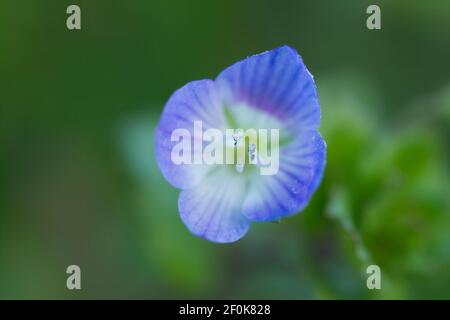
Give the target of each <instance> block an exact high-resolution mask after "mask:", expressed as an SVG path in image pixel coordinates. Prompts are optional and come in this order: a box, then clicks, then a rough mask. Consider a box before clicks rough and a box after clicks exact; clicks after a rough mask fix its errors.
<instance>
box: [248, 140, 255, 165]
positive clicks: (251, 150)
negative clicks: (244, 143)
mask: <svg viewBox="0 0 450 320" xmlns="http://www.w3.org/2000/svg"><path fill="white" fill-rule="evenodd" d="M248 154H249V155H250V161H254V160H255V156H256V145H255V144H254V143H252V144H251V145H250V146H249V147H248Z"/></svg>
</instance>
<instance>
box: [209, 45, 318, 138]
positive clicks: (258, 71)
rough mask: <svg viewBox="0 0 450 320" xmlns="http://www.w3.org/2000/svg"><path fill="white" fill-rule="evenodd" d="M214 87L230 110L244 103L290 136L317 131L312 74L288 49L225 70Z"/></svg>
mask: <svg viewBox="0 0 450 320" xmlns="http://www.w3.org/2000/svg"><path fill="white" fill-rule="evenodd" d="M217 83H218V85H219V87H220V88H221V90H222V91H223V92H226V94H225V95H226V98H225V99H226V100H227V104H228V105H230V106H233V105H236V104H239V103H246V104H248V105H250V106H252V107H254V108H258V109H261V110H263V111H265V112H267V113H269V114H271V115H273V116H275V117H277V118H278V119H280V120H282V121H283V123H284V124H285V127H286V128H287V129H288V130H290V131H291V132H295V133H296V132H299V131H306V130H311V129H317V128H318V127H319V122H320V107H319V101H318V97H317V89H316V85H315V83H314V80H313V77H312V75H311V73H310V72H309V71H308V70H307V69H306V67H305V65H304V63H303V61H302V59H301V57H300V56H299V54H298V53H297V52H296V51H295V50H294V49H292V48H290V47H288V46H283V47H280V48H277V49H275V50H272V51H268V52H265V53H262V54H259V55H255V56H252V57H249V58H247V59H245V60H242V61H240V62H237V63H235V64H234V65H232V66H230V67H228V68H227V69H225V70H224V71H223V72H222V73H221V74H220V75H219V76H218V77H217Z"/></svg>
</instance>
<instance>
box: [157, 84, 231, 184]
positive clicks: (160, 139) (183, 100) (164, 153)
mask: <svg viewBox="0 0 450 320" xmlns="http://www.w3.org/2000/svg"><path fill="white" fill-rule="evenodd" d="M194 121H202V125H203V130H206V129H208V128H222V127H224V123H225V119H224V116H223V111H222V104H221V100H220V98H219V96H218V93H217V90H216V86H215V84H214V82H213V81H212V80H200V81H193V82H190V83H188V84H186V85H185V86H184V87H182V88H180V89H178V90H177V91H175V93H174V94H173V95H172V96H171V97H170V99H169V101H168V102H167V104H166V106H165V107H164V111H163V113H162V115H161V119H160V121H159V124H158V126H157V128H156V133H155V144H156V157H157V162H158V166H159V168H160V169H161V172H162V173H163V175H164V177H165V178H166V180H167V181H169V183H171V184H172V185H173V186H174V187H177V188H181V189H184V188H188V187H192V186H195V185H196V184H198V182H199V181H200V180H201V179H202V177H203V176H204V175H205V174H207V172H208V171H209V170H210V169H211V166H206V165H200V164H178V165H176V164H174V163H173V161H172V159H171V153H172V149H173V147H174V146H175V145H176V144H177V143H178V142H177V141H171V136H172V133H173V132H174V130H176V129H180V128H182V129H186V130H188V131H189V132H190V137H191V146H192V147H191V152H192V154H191V158H192V159H193V157H194V153H195V152H196V150H195V149H194V147H193V146H194V140H200V141H201V143H202V145H203V143H204V142H203V141H202V140H201V137H195V136H194ZM197 151H198V150H197Z"/></svg>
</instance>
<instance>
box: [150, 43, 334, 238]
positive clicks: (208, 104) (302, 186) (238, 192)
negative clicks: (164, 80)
mask: <svg viewBox="0 0 450 320" xmlns="http://www.w3.org/2000/svg"><path fill="white" fill-rule="evenodd" d="M195 123H197V124H198V123H201V124H202V125H203V128H204V129H206V130H208V129H213V128H214V129H217V130H221V131H223V132H225V131H226V129H228V128H231V129H235V131H234V133H233V135H232V136H231V139H230V136H229V135H226V136H225V138H223V141H222V142H223V145H224V149H226V150H230V149H231V150H233V149H236V154H239V151H238V150H244V152H243V153H241V155H242V154H243V157H240V158H239V156H234V155H233V160H235V161H236V163H233V164H230V163H228V162H226V163H224V164H220V163H219V162H217V163H213V164H206V163H204V162H202V163H199V162H196V161H193V162H192V161H190V160H192V159H194V158H195V157H196V156H198V155H199V154H200V153H201V152H203V151H204V148H205V147H206V146H207V145H208V142H210V141H211V140H208V141H206V139H205V136H204V135H199V134H198V132H195V131H196V124H195ZM319 123H320V106H319V100H318V96H317V90H316V86H315V83H314V80H313V77H312V75H311V73H309V71H308V70H307V69H306V67H305V65H304V64H303V61H302V59H301V57H300V56H299V54H298V53H297V52H296V51H295V50H294V49H292V48H290V47H288V46H283V47H280V48H277V49H274V50H272V51H268V52H264V53H261V54H258V55H255V56H252V57H249V58H247V59H244V60H242V61H239V62H237V63H235V64H233V65H232V66H230V67H228V68H226V69H225V70H223V71H222V72H221V73H220V74H219V76H218V77H217V78H216V80H214V81H213V80H199V81H193V82H189V83H188V84H186V85H185V86H183V87H182V88H180V89H178V90H177V91H175V93H174V94H173V95H172V96H171V97H170V99H169V101H168V102H167V104H166V106H165V108H164V111H163V113H162V115H161V119H160V121H159V124H158V126H157V128H156V135H155V140H156V141H155V144H156V155H157V162H158V166H159V168H160V170H161V172H162V174H163V175H164V177H165V178H166V180H167V181H168V182H169V183H170V184H172V185H173V186H174V187H176V188H179V189H181V190H182V191H181V193H180V196H179V199H178V208H179V211H180V216H181V219H182V220H183V222H184V224H185V225H186V227H187V228H188V229H189V230H190V231H191V232H192V233H193V234H195V235H197V236H200V237H202V238H204V239H207V240H209V241H213V242H221V243H225V242H234V241H237V240H239V239H240V238H241V237H243V236H244V235H245V234H246V232H247V231H248V229H249V227H250V224H251V223H252V222H255V221H256V222H259V221H276V220H279V219H280V218H283V217H287V216H291V215H293V214H296V213H297V212H299V211H301V210H302V209H303V208H304V207H305V206H306V205H307V204H308V202H309V200H310V198H311V196H312V194H313V193H314V192H315V190H316V189H317V187H318V186H319V184H320V182H321V179H322V174H323V170H324V167H325V156H326V146H325V143H324V141H323V139H322V137H321V136H320V134H319V132H318V127H319ZM180 128H181V129H183V130H184V131H182V132H185V133H188V134H189V135H186V136H184V137H183V138H184V140H185V141H184V142H185V143H186V144H185V146H188V147H187V148H185V149H184V150H182V152H180V153H179V154H180V155H181V157H182V158H183V159H184V160H185V161H181V162H176V161H175V162H174V158H173V155H174V148H175V146H176V145H178V146H179V143H180V140H182V139H181V137H178V138H177V139H175V138H174V132H175V131H176V130H179V129H180ZM249 128H253V129H255V131H256V132H260V129H266V130H273V129H275V130H278V132H279V137H277V136H276V135H275V136H271V138H272V139H273V138H277V139H278V140H276V141H275V140H273V141H272V140H271V143H272V144H271V143H270V142H268V139H266V140H265V142H266V143H268V145H269V147H268V148H269V149H270V148H272V150H271V154H272V155H274V154H279V160H278V164H276V166H275V169H276V171H275V173H273V172H272V173H269V174H264V173H262V171H261V170H255V168H256V169H258V168H260V167H264V165H266V164H267V162H266V163H265V164H263V162H264V161H263V160H268V156H267V155H266V158H265V159H264V157H263V156H260V155H261V154H262V153H263V149H262V147H263V144H262V141H263V139H260V136H258V137H257V140H256V141H257V142H256V143H249V144H248V145H247V144H245V141H247V140H249V139H250V138H249V137H248V136H246V133H244V134H242V132H243V130H246V129H249ZM197 129H198V128H197ZM238 129H239V130H241V131H239V130H238ZM245 132H247V131H245ZM271 132H272V131H271ZM218 139H219V138H218ZM222 142H221V143H222ZM275 142H278V143H275ZM242 145H243V147H241V146H242ZM192 146H193V147H192ZM216 152H219V150H218V149H217V150H215V151H214V152H212V155H213V156H216V155H217V154H216ZM226 152H228V151H226ZM255 155H256V158H258V159H259V160H255V161H253V162H252V160H254V159H255ZM200 158H201V155H200Z"/></svg>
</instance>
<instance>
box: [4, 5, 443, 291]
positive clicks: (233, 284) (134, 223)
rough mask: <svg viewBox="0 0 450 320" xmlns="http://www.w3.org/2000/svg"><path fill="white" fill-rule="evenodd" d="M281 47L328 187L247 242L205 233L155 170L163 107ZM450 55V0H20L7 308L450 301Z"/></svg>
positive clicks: (9, 167)
mask: <svg viewBox="0 0 450 320" xmlns="http://www.w3.org/2000/svg"><path fill="white" fill-rule="evenodd" d="M69 4H77V5H79V6H80V7H81V11H82V30H80V31H69V30H67V28H66V18H67V14H66V8H67V6H68V5H69ZM369 4H378V5H379V6H380V7H381V15H382V17H381V18H382V29H381V30H374V31H371V30H368V29H367V28H366V19H367V17H368V15H367V14H366V8H367V6H368V5H369ZM283 44H288V45H290V46H292V47H294V48H296V49H297V50H298V51H299V52H300V54H301V55H302V57H303V59H304V61H305V63H306V65H307V66H308V68H309V69H310V71H311V72H312V73H313V74H314V76H315V79H316V83H317V86H318V91H319V98H320V101H321V105H322V111H323V121H322V126H321V132H322V133H323V135H324V137H325V140H326V142H327V144H328V164H327V167H326V172H325V177H324V180H323V183H322V185H321V187H320V188H319V190H318V192H317V193H316V194H315V196H314V197H313V199H312V202H311V203H310V205H309V206H308V208H307V209H306V210H305V211H304V212H303V213H301V214H299V215H296V216H294V217H293V218H289V219H286V220H283V221H282V222H281V223H280V224H273V223H267V224H254V225H253V226H252V228H251V230H250V232H249V233H248V234H247V236H246V237H244V238H243V239H242V240H240V241H239V242H237V243H234V244H229V245H217V244H213V243H209V242H206V241H204V240H202V239H200V238H196V237H194V236H192V235H191V234H190V233H189V231H188V230H187V229H186V228H185V227H184V226H183V224H182V222H181V219H180V218H179V215H178V210H177V194H178V191H177V190H175V189H174V188H172V187H171V186H170V185H169V184H168V183H167V182H166V181H165V180H164V179H163V178H162V176H161V174H160V172H159V170H158V169H157V167H156V164H155V159H154V152H153V129H154V127H155V125H156V123H157V121H158V118H159V114H160V112H161V110H162V108H163V106H164V104H165V102H166V100H167V99H168V97H169V96H170V94H171V93H172V92H173V91H174V90H175V89H177V88H179V87H181V86H182V85H184V84H185V83H187V82H188V81H191V80H197V79H204V78H215V77H216V75H217V74H218V73H219V72H220V71H221V70H222V69H224V68H225V67H227V66H228V65H230V64H232V63H234V62H236V61H238V60H240V59H242V58H244V57H246V56H248V55H252V54H255V53H259V52H262V51H265V50H269V49H273V48H275V47H277V46H280V45H283ZM449 57H450V2H449V1H448V0H436V1H430V2H426V1H420V0H411V1H400V0H397V1H392V0H391V1H364V0H362V1H361V0H358V1H356V0H354V1H324V0H314V1H313V0H310V1H300V0H291V1H264V0H254V1H238V0H227V1H208V0H204V1H181V0H180V1H173V0H172V1H166V0H164V1H154V0H152V1H144V0H142V1H112V0H108V1H106V0H102V1H101V0H98V1H88V0H73V1H60V0H58V1H56V0H55V1H32V0H29V1H23V0H2V1H1V2H0V110H1V111H0V143H1V144H0V150H1V152H0V298H3V299H9V298H18V299H23V298H44V299H46V298H224V299H228V298H255V299H263V298H267V299H338V298H341V299H355V298H360V299H391V298H392V299H397V298H409V299H412V298H447V299H448V298H450V210H449V208H450V206H449V190H450V188H449V163H450V160H449V150H448V145H449V138H450V137H449V124H450V75H449V71H450V60H449ZM70 264H77V265H79V266H80V267H81V272H82V290H81V291H69V290H67V289H66V277H67V274H66V273H65V271H66V267H67V266H68V265H70ZM370 264H377V265H379V266H380V268H381V272H382V290H368V289H367V288H366V279H367V274H366V268H367V266H368V265H370Z"/></svg>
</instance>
